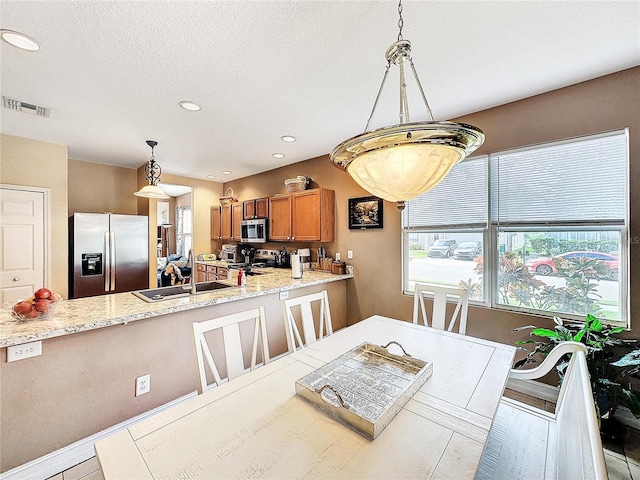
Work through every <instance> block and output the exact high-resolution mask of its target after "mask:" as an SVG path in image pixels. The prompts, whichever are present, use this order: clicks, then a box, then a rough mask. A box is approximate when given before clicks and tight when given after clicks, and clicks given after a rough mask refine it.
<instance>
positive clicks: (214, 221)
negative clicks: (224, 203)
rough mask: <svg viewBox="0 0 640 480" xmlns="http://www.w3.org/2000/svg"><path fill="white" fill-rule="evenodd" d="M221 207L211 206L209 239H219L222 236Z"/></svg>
mask: <svg viewBox="0 0 640 480" xmlns="http://www.w3.org/2000/svg"><path fill="white" fill-rule="evenodd" d="M221 208H222V207H211V240H220V239H221V238H222V218H221V216H220V214H221Z"/></svg>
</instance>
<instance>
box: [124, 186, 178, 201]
mask: <svg viewBox="0 0 640 480" xmlns="http://www.w3.org/2000/svg"><path fill="white" fill-rule="evenodd" d="M133 194H134V195H136V196H137V197H144V198H158V199H160V198H171V197H170V196H169V195H167V194H166V193H164V192H163V191H162V189H161V188H160V187H158V186H157V185H145V186H144V187H142V188H141V189H140V190H139V191H137V192H133Z"/></svg>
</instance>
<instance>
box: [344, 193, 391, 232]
mask: <svg viewBox="0 0 640 480" xmlns="http://www.w3.org/2000/svg"><path fill="white" fill-rule="evenodd" d="M382 205H383V202H382V199H381V198H379V197H373V196H371V197H359V198H350V199H349V228H350V229H352V230H354V229H355V230H364V229H368V228H382V225H383V223H382V222H383V210H382Z"/></svg>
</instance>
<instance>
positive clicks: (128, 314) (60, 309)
mask: <svg viewBox="0 0 640 480" xmlns="http://www.w3.org/2000/svg"><path fill="white" fill-rule="evenodd" d="M207 263H209V262H207ZM211 263H214V262H211ZM215 263H220V262H215ZM220 266H222V264H221V265H220ZM254 270H255V271H256V272H261V273H264V275H255V276H249V277H248V278H247V285H246V286H244V287H238V286H237V284H236V280H235V278H233V279H229V280H219V281H220V283H225V284H227V285H232V286H233V288H225V289H220V290H214V291H211V292H207V293H200V294H197V295H190V296H187V297H179V298H175V299H172V300H163V301H160V302H153V303H148V302H145V301H144V300H141V299H140V298H138V297H137V296H135V295H134V294H133V293H131V292H127V293H115V294H112V295H101V296H97V297H88V298H78V299H75V300H63V301H62V302H60V304H59V305H58V306H57V307H56V310H55V312H54V314H53V315H52V317H51V318H50V319H49V320H31V321H18V320H15V319H14V318H13V317H12V316H11V315H10V314H9V312H7V311H5V310H3V311H2V312H0V348H2V347H8V346H11V345H19V344H21V343H27V342H32V341H35V340H44V339H47V338H53V337H59V336H63V335H70V334H73V333H79V332H85V331H88V330H94V329H97V328H103V327H109V326H111V325H121V324H125V325H126V324H127V323H129V322H133V321H136V320H142V319H145V318H151V317H156V316H159V315H166V314H169V313H174V312H180V311H184V310H190V309H193V308H200V307H206V306H209V305H216V304H220V303H226V302H233V301H236V300H242V299H245V298H251V297H258V296H261V295H268V294H271V293H277V292H281V291H284V290H293V289H296V288H301V287H306V286H310V285H319V284H322V283H328V282H334V281H338V280H346V279H348V278H352V277H353V275H349V274H347V275H332V274H331V273H328V272H323V271H307V272H304V276H303V277H302V278H301V279H297V280H294V279H292V278H291V270H289V269H278V268H266V269H254Z"/></svg>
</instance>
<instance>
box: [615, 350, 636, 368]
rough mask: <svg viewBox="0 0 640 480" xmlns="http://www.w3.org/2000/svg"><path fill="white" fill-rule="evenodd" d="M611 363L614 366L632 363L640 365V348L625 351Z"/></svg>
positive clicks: (632, 364) (625, 365)
mask: <svg viewBox="0 0 640 480" xmlns="http://www.w3.org/2000/svg"><path fill="white" fill-rule="evenodd" d="M611 365H613V366H614V367H631V366H634V365H640V349H639V350H634V351H633V352H629V353H627V354H626V355H625V356H624V357H622V358H621V359H620V360H618V361H617V362H613V363H612V364H611Z"/></svg>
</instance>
